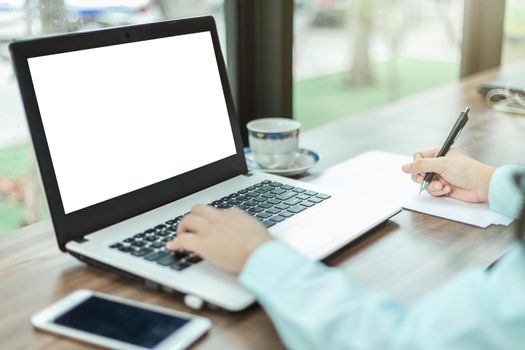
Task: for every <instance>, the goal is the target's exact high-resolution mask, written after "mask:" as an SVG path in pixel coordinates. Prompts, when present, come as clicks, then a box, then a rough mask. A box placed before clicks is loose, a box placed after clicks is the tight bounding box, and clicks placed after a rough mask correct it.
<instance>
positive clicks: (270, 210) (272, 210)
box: [266, 208, 281, 214]
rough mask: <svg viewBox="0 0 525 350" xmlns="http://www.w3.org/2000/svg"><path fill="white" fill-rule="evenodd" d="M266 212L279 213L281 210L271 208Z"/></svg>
mask: <svg viewBox="0 0 525 350" xmlns="http://www.w3.org/2000/svg"><path fill="white" fill-rule="evenodd" d="M266 212H267V213H270V214H279V213H280V212H281V211H280V210H279V209H275V208H270V209H266Z"/></svg>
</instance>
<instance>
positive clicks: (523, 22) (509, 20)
mask: <svg viewBox="0 0 525 350" xmlns="http://www.w3.org/2000/svg"><path fill="white" fill-rule="evenodd" d="M503 33H504V34H503V59H502V61H503V63H509V62H513V61H516V60H523V59H525V1H523V0H507V1H506V2H505V28H504V32H503Z"/></svg>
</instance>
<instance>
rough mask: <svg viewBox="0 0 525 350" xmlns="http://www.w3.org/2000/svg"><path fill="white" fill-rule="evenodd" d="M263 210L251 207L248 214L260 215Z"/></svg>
mask: <svg viewBox="0 0 525 350" xmlns="http://www.w3.org/2000/svg"><path fill="white" fill-rule="evenodd" d="M263 210H264V208H259V207H251V208H250V209H248V211H249V212H250V213H260V212H261V211H263Z"/></svg>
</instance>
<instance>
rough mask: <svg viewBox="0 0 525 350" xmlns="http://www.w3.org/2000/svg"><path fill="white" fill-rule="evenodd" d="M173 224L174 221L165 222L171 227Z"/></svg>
mask: <svg viewBox="0 0 525 350" xmlns="http://www.w3.org/2000/svg"><path fill="white" fill-rule="evenodd" d="M174 223H175V220H168V221H166V225H173V224H174Z"/></svg>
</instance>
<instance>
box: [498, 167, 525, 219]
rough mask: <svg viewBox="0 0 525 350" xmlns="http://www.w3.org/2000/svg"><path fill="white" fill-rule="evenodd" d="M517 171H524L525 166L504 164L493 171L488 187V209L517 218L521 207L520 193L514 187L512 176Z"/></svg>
mask: <svg viewBox="0 0 525 350" xmlns="http://www.w3.org/2000/svg"><path fill="white" fill-rule="evenodd" d="M518 171H525V166H521V165H504V166H502V167H499V168H497V169H496V171H495V172H494V175H493V176H492V180H491V181H490V187H489V206H490V209H491V210H493V211H495V212H497V213H499V214H502V215H505V216H508V217H511V218H517V217H518V216H519V213H520V209H521V207H522V205H523V204H522V203H523V198H522V194H521V192H520V191H518V189H517V188H516V185H515V184H514V181H513V179H512V176H513V174H514V173H516V172H518Z"/></svg>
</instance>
